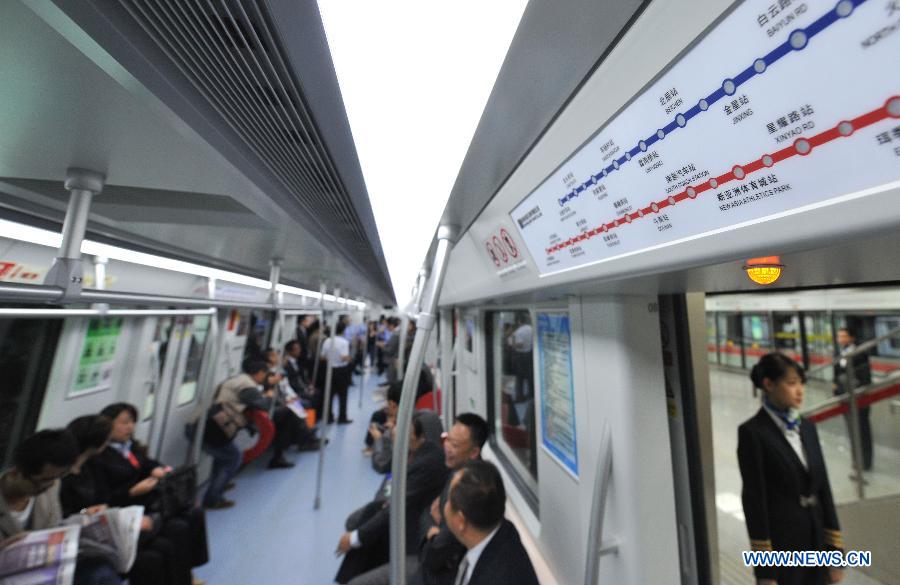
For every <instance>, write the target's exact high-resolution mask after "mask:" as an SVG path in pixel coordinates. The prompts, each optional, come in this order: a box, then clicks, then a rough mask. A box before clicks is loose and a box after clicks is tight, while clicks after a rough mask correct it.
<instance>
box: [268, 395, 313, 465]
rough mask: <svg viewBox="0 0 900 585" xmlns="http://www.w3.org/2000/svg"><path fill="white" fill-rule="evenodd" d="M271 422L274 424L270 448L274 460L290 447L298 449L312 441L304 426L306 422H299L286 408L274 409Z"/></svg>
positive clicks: (310, 433) (309, 432)
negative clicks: (273, 434) (294, 446)
mask: <svg viewBox="0 0 900 585" xmlns="http://www.w3.org/2000/svg"><path fill="white" fill-rule="evenodd" d="M272 422H274V423H275V438H274V439H273V440H272V448H273V450H274V452H275V453H274V455H275V457H276V458H278V457H280V456H281V455H282V454H283V453H284V451H285V449H287V448H288V447H290V446H291V445H297V446H298V447H300V446H302V445H304V444H306V442H307V441H309V440H310V439H312V432H311V431H310V430H309V427H307V426H306V421H304V420H301V419H300V418H299V417H298V416H297V415H296V414H294V412H293V411H292V410H291V409H290V408H288V407H287V406H276V407H275V411H274V412H273V413H272Z"/></svg>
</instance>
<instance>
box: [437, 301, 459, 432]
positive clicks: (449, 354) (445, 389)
mask: <svg viewBox="0 0 900 585" xmlns="http://www.w3.org/2000/svg"><path fill="white" fill-rule="evenodd" d="M440 318H441V331H440V337H439V339H438V343H439V345H438V351H439V354H438V355H440V360H441V420H443V421H444V428H445V429H449V428H450V386H451V385H453V356H454V355H455V353H456V352H455V351H454V349H455V348H454V347H453V313H452V310H451V309H443V310H441V312H440Z"/></svg>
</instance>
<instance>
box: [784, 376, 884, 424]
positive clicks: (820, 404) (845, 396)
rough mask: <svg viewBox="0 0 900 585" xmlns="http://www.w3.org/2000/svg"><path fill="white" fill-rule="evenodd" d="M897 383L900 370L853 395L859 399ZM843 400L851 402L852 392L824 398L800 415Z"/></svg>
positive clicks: (807, 414)
mask: <svg viewBox="0 0 900 585" xmlns="http://www.w3.org/2000/svg"><path fill="white" fill-rule="evenodd" d="M897 383H900V370H897V371H894V372H891V373H890V374H888V375H887V376H886V377H884V378H882V379H881V380H879V381H878V382H874V383H872V384H869V385H868V386H863V387H861V388H857V389H856V392H854V393H853V396H854V397H855V398H856V399H857V400H858V399H859V398H861V397H863V396H866V395H867V394H872V393H873V392H877V391H879V390H883V389H884V388H888V387H889V386H893V385H895V384H897ZM843 402H850V394H838V395H837V396H832V397H831V398H828V399H826V400H823V401H822V402H818V403H816V404H814V405H812V406H808V407H806V408H804V409H803V410H801V411H800V415H801V416H805V417H809V416H812V415H813V414H815V413H817V412H819V411H820V410H825V409H827V408H830V407H832V406H837V405H838V404H841V403H843Z"/></svg>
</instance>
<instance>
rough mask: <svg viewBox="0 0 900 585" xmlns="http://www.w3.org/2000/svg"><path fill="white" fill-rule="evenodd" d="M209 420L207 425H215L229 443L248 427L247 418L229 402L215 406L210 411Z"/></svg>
mask: <svg viewBox="0 0 900 585" xmlns="http://www.w3.org/2000/svg"><path fill="white" fill-rule="evenodd" d="M208 418H209V420H207V424H209V423H210V422H212V423H215V425H216V426H217V427H218V428H219V430H220V431H222V434H223V435H225V438H227V439H228V440H229V441H230V440H231V439H233V438H234V436H235V435H236V434H237V433H238V431H239V430H241V429H243V428H245V427H246V426H247V418H246V417H245V416H244V415H243V414H242V413H241V412H240V411H238V410H237V409H236V408H235V407H233V406H232V405H230V404H228V403H227V402H218V403H216V404H213V405H212V406H211V407H210V409H209V415H208Z"/></svg>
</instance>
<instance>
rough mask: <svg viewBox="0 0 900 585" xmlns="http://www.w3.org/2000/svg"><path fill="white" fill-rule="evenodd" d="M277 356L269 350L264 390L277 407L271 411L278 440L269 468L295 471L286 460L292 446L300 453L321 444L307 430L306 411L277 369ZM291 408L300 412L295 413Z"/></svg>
mask: <svg viewBox="0 0 900 585" xmlns="http://www.w3.org/2000/svg"><path fill="white" fill-rule="evenodd" d="M278 362H279V359H278V352H276V351H275V350H274V349H272V348H271V347H270V348H268V349H267V350H266V363H267V364H268V366H269V374H268V376H267V377H266V381H265V384H264V388H265V389H266V391H271V392H272V395H271V398H272V400H274V401H275V406H274V408H273V409H272V422H273V423H274V424H275V439H274V440H273V441H272V447H273V450H274V454H273V456H272V461H271V462H269V467H270V468H272V469H278V468H286V467H293V466H294V464H293V463H291V462H290V461H288V460H287V459H285V458H284V451H285V449H287V448H288V447H290V446H291V445H297V448H298V449H299V450H301V451H310V450H315V449H317V448H318V447H319V442H318V441H317V440H316V438H315V434H314V433H313V432H312V431H311V430H310V429H309V427H307V426H306V418H301V415H302V417H305V416H306V411H305V409H304V408H303V406H302V405H301V404H300V399H299V398H298V397H297V394H296V393H294V390H293V389H292V388H291V387H290V385H289V384H288V382H287V380H286V379H285V378H284V375H283V373H282V371H281V368H280V367H279V365H278ZM288 405H293V407H294V408H295V409H296V410H297V411H298V412H295V411H294V410H292V409H291V408H289V407H288Z"/></svg>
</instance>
